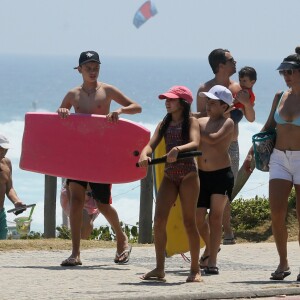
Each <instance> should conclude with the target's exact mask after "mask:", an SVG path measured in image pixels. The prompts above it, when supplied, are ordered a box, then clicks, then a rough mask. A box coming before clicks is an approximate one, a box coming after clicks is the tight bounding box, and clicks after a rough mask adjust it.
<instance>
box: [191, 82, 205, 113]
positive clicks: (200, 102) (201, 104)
mask: <svg viewBox="0 0 300 300" xmlns="http://www.w3.org/2000/svg"><path fill="white" fill-rule="evenodd" d="M201 92H207V88H206V87H205V85H201V86H200V88H199V89H198V91H197V113H195V114H193V117H195V118H202V117H207V112H206V103H207V98H206V97H200V96H199V93H201Z"/></svg>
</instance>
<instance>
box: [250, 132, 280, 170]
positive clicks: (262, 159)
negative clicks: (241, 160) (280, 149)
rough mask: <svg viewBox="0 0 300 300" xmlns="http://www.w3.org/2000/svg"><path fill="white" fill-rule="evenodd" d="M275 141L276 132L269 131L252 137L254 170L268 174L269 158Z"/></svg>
mask: <svg viewBox="0 0 300 300" xmlns="http://www.w3.org/2000/svg"><path fill="white" fill-rule="evenodd" d="M275 141H276V131H275V129H271V130H268V131H263V132H259V133H257V134H254V135H253V136H252V144H253V150H254V157H255V167H256V169H258V170H260V171H263V172H269V162H270V157H271V154H272V152H273V148H274V146H275Z"/></svg>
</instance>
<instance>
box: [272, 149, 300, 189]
mask: <svg viewBox="0 0 300 300" xmlns="http://www.w3.org/2000/svg"><path fill="white" fill-rule="evenodd" d="M269 168H270V170H269V180H272V179H284V180H288V181H290V182H292V183H294V184H300V151H289V150H285V151H281V150H278V149H275V148H274V149H273V153H272V154H271V158H270V163H269Z"/></svg>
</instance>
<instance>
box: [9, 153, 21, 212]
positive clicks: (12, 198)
mask: <svg viewBox="0 0 300 300" xmlns="http://www.w3.org/2000/svg"><path fill="white" fill-rule="evenodd" d="M6 160H7V166H8V168H9V176H8V181H7V183H6V196H7V198H8V199H9V200H10V201H11V202H12V203H13V204H14V205H15V207H20V206H23V205H24V204H23V202H22V201H21V200H20V199H19V197H18V195H17V193H16V191H15V189H14V187H13V181H12V165H11V161H10V160H9V159H8V158H6Z"/></svg>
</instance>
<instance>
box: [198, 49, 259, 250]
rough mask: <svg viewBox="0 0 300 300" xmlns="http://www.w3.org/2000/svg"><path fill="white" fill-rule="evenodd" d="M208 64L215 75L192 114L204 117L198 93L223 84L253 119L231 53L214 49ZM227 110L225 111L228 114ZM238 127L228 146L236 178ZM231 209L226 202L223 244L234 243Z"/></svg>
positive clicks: (250, 106) (251, 108)
mask: <svg viewBox="0 0 300 300" xmlns="http://www.w3.org/2000/svg"><path fill="white" fill-rule="evenodd" d="M208 60H209V64H210V66H211V68H212V71H213V73H214V74H215V77H214V78H213V79H211V80H209V81H207V82H206V83H204V84H202V85H201V86H200V88H199V90H198V92H197V112H198V113H196V114H194V115H195V116H196V117H198V118H201V117H206V116H207V112H206V103H207V98H206V97H202V96H200V94H199V93H201V92H207V91H209V90H210V89H211V88H212V87H213V86H215V85H223V86H225V87H227V88H228V89H229V90H230V91H231V93H232V95H233V96H234V98H235V99H234V103H236V102H240V103H241V104H243V105H244V108H243V109H242V112H243V114H244V116H245V117H246V119H247V120H248V121H249V122H253V121H254V120H255V111H254V109H253V105H252V104H251V102H250V100H249V94H248V92H247V91H246V90H242V89H241V87H240V85H239V84H238V83H237V82H235V81H233V80H232V79H230V76H232V75H233V74H234V73H235V72H236V61H235V60H234V58H233V57H232V55H231V53H230V52H229V50H227V49H215V50H213V51H212V52H211V53H210V54H209V56H208ZM229 111H230V110H228V111H227V113H228V116H229ZM238 135H239V127H238V123H236V124H234V132H233V136H232V142H231V145H230V147H229V155H230V158H231V167H232V171H233V174H234V177H235V178H236V175H237V173H238V170H239V159H240V158H239V144H238ZM230 218H231V209H230V204H229V202H227V204H226V207H225V210H224V216H223V230H224V241H223V244H224V245H226V244H235V239H234V234H233V231H232V229H231V224H230ZM205 254H206V255H208V253H205Z"/></svg>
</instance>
